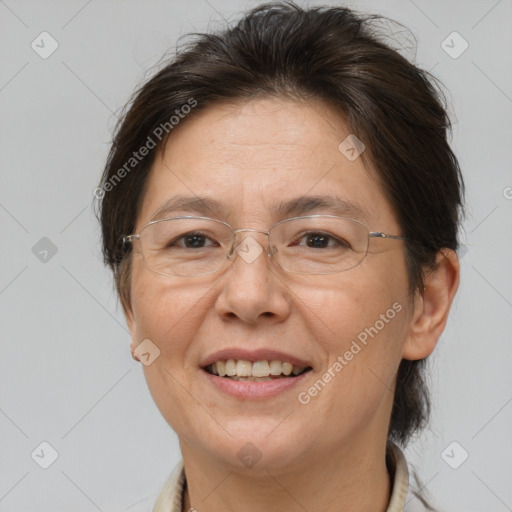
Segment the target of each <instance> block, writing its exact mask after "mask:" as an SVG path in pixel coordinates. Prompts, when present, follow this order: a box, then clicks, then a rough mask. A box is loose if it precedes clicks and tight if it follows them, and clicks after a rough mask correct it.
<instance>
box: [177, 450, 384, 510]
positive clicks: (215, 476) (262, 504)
mask: <svg viewBox="0 0 512 512" xmlns="http://www.w3.org/2000/svg"><path fill="white" fill-rule="evenodd" d="M182 454H183V458H184V463H185V471H186V478H187V489H186V491H185V493H184V506H183V511H184V512H188V511H189V510H192V511H193V510H195V509H197V510H198V511H199V510H200V511H201V512H221V511H222V512H235V511H236V512H238V511H240V510H241V509H242V510H244V512H256V511H258V512H259V511H261V510H265V511H268V512H278V511H279V512H281V511H282V510H287V511H290V512H295V511H297V512H299V511H300V512H304V510H307V511H308V512H320V511H321V512H339V511H340V510H343V511H344V512H384V511H385V510H386V508H387V505H388V502H389V498H390V492H391V486H390V477H389V474H388V470H387V467H386V457H385V443H384V446H381V449H379V450H375V447H374V446H373V447H371V449H370V447H369V446H368V449H365V448H363V449H360V448H357V449H356V448H355V447H350V448H343V449H338V450H331V451H330V452H329V453H321V454H316V456H315V457H313V458H311V457H308V459H307V461H304V460H303V461H300V462H298V463H297V465H296V466H295V467H286V468H279V469H268V468H265V469H257V467H258V465H256V466H254V467H253V468H251V469H250V470H240V469H238V468H235V467H233V466H229V465H227V464H226V465H221V464H219V461H218V460H212V459H209V458H206V457H198V454H197V453H194V452H193V450H191V449H190V446H187V445H182Z"/></svg>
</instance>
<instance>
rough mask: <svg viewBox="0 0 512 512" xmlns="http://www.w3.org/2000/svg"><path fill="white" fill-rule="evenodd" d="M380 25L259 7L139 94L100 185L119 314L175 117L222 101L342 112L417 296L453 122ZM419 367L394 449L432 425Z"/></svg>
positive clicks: (441, 205) (445, 211)
mask: <svg viewBox="0 0 512 512" xmlns="http://www.w3.org/2000/svg"><path fill="white" fill-rule="evenodd" d="M380 19H382V18H380V17H379V16H363V15H360V14H358V13H355V12H354V11H352V10H350V9H348V8H343V7H315V8H310V9H302V8H300V7H298V6H297V5H295V4H293V3H291V2H279V3H270V4H264V5H261V6H259V7H257V8H255V9H253V10H252V11H250V12H249V13H247V14H246V15H245V16H244V17H243V18H242V19H241V20H240V21H239V22H238V23H237V24H236V25H235V26H233V27H228V28H226V29H225V30H223V31H221V32H219V33H208V34H196V35H195V38H194V39H193V40H192V41H191V42H190V43H188V44H187V45H186V46H185V47H184V48H182V49H181V50H180V51H178V52H177V55H176V57H175V58H174V59H172V60H171V61H170V62H169V63H168V64H167V65H165V67H163V68H162V69H161V70H160V71H159V72H158V73H157V74H156V75H155V76H154V77H153V78H151V79H150V80H149V81H147V82H146V83H145V84H144V85H143V86H142V87H141V88H140V89H139V90H138V91H136V93H135V94H134V98H133V100H132V102H131V104H129V106H128V108H127V110H126V112H125V114H124V115H123V116H122V118H121V120H120V122H119V124H118V126H117V128H116V133H115V136H114V140H113V144H112V147H111V150H110V153H109V156H108V161H107V164H106V167H105V170H104V173H103V176H102V180H101V190H103V193H102V194H101V196H102V197H101V210H100V221H101V227H102V235H103V254H104V259H105V262H106V264H107V265H109V266H110V268H111V269H112V271H113V273H114V276H115V283H116V287H117V291H118V293H119V296H120V298H121V301H122V303H123V306H126V305H128V304H129V303H130V292H129V280H130V259H131V258H130V247H129V246H123V244H122V243H121V240H122V236H123V235H126V234H130V233H132V232H133V230H134V228H135V224H136V219H137V215H138V211H139V208H140V204H141V199H142V197H143V193H144V186H145V183H146V180H147V177H148V173H149V170H150V169H151V166H152V164H153V161H154V157H155V153H156V151H158V150H160V149H162V148H163V147H164V146H165V142H166V140H167V137H168V136H170V135H172V129H173V128H174V123H173V122H171V118H172V117H173V116H174V118H175V119H178V117H179V118H180V119H181V117H183V116H181V115H180V112H181V113H183V111H184V110H183V106H184V105H191V100H192V101H193V102H194V108H193V109H188V110H189V111H190V110H192V111H191V112H189V113H188V114H187V118H188V117H191V116H194V115H195V114H196V113H197V112H199V111H201V110H203V109H205V108H207V107H209V106H211V105H215V104H216V103H219V102H221V101H230V100H232V101H235V100H237V99H250V98H253V97H256V96H275V97H281V98H286V99H293V100H299V101H306V102H307V101H308V100H317V99H319V100H321V101H324V102H326V103H328V104H329V105H332V106H333V107H335V108H337V109H338V110H339V112H340V113H341V114H342V115H343V116H344V117H345V120H346V122H347V124H348V126H349V127H350V130H351V132H352V133H354V134H355V135H356V136H357V137H358V138H359V139H361V140H362V141H364V144H365V145H366V148H367V149H366V151H365V153H363V157H364V159H365V160H364V162H365V163H367V164H369V167H371V168H373V170H374V171H375V173H376V176H377V178H378V179H379V181H380V183H381V186H382V188H383V190H384V192H385V194H386V195H387V197H388V200H389V201H390V203H391V205H392V206H393V208H394V210H395V212H396V214H397V216H398V220H399V222H400V225H401V228H402V233H403V234H404V236H406V237H410V240H408V241H407V243H406V257H407V268H408V274H409V283H410V292H411V295H412V294H413V293H414V292H416V291H417V290H420V292H421V291H422V290H423V278H424V275H425V272H427V271H428V270H429V269H432V268H434V264H435V258H436V254H437V253H438V251H439V250H440V249H442V248H450V249H453V250H456V249H457V246H458V242H457V234H458V226H459V223H460V215H461V207H462V198H463V188H464V187H463V180H462V176H461V173H460V169H459V165H458V162H457V159H456V157H455V155H454V154H453V152H452V150H451V149H450V146H449V144H448V141H447V136H448V133H449V131H450V121H449V118H448V115H447V113H446V106H445V105H446V102H445V99H444V96H443V94H442V92H441V91H440V88H439V86H438V85H437V82H436V80H435V79H434V78H433V77H431V76H430V75H429V74H428V73H427V72H425V71H423V70H421V69H419V68H418V67H416V66H415V65H413V64H412V63H410V62H409V61H408V60H407V59H405V58H404V57H402V56H401V55H400V54H399V53H398V52H397V51H395V50H393V49H392V48H391V47H389V46H388V45H386V44H385V43H383V42H382V41H381V39H380V37H379V34H378V33H377V31H376V30H375V23H374V22H375V21H378V20H380ZM178 122H179V121H178ZM185 122H186V120H185ZM162 126H165V127H167V128H169V129H168V130H164V131H165V136H162V137H160V138H158V137H153V138H152V139H154V138H157V139H158V140H157V141H154V142H155V146H156V147H155V148H154V149H152V150H151V151H150V152H149V154H147V156H145V157H144V158H143V159H141V160H140V161H138V160H137V161H135V159H134V158H133V154H134V152H136V151H137V150H138V149H139V148H141V147H142V146H143V145H144V144H146V142H147V141H148V137H151V134H155V133H159V134H163V133H164V132H163V131H162ZM159 127H160V131H158V130H159ZM155 130H156V132H155ZM131 159H133V161H131ZM129 161H130V166H129V167H127V162H129ZM131 164H133V165H131ZM121 169H125V172H120V171H121ZM120 174H122V175H123V177H122V179H120ZM114 177H117V178H118V179H116V180H113V178H114ZM107 184H110V186H109V187H107ZM424 364H425V360H420V361H407V360H403V361H402V362H401V365H400V367H399V371H398V375H397V382H396V391H395V399H394V405H393V410H392V415H391V422H390V430H389V437H390V438H391V439H393V440H396V441H399V442H401V443H402V444H405V443H406V442H407V440H408V439H409V437H410V436H411V434H412V433H413V432H414V431H416V430H418V429H420V428H422V427H423V426H424V425H425V423H426V420H427V419H428V414H429V400H428V389H427V387H426V385H425V383H424V376H423V373H424Z"/></svg>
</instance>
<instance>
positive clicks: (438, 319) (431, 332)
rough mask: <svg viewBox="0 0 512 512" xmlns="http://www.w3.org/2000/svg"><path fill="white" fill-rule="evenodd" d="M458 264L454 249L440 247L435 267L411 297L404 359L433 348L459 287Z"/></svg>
mask: <svg viewBox="0 0 512 512" xmlns="http://www.w3.org/2000/svg"><path fill="white" fill-rule="evenodd" d="M459 278H460V267H459V260H458V257H457V254H456V253H455V251H453V250H451V249H442V250H440V251H439V252H438V254H437V257H436V268H435V269H434V270H432V271H430V272H429V273H428V274H427V275H426V276H425V288H424V291H423V293H422V294H421V295H420V293H419V292H418V293H417V296H416V297H415V306H414V312H413V315H412V319H411V324H410V327H409V333H408V336H407V340H406V342H405V345H404V350H403V354H402V357H403V358H404V359H409V360H416V359H424V358H425V357H427V356H429V355H430V354H431V353H432V351H433V350H434V348H435V346H436V344H437V341H438V340H439V337H440V336H441V333H442V332H443V330H444V328H445V326H446V322H447V320H448V314H449V312H450V308H451V305H452V302H453V298H454V297H455V293H456V292H457V288H458V286H459Z"/></svg>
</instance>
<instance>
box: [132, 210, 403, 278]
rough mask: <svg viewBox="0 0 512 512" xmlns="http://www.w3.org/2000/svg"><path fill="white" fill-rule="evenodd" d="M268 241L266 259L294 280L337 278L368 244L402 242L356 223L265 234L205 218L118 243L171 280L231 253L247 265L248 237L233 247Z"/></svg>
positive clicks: (147, 230) (223, 261)
mask: <svg viewBox="0 0 512 512" xmlns="http://www.w3.org/2000/svg"><path fill="white" fill-rule="evenodd" d="M246 231H247V232H252V233H264V234H266V235H267V236H268V249H267V256H268V257H269V258H273V259H274V260H275V261H276V262H277V263H278V264H279V265H280V266H281V267H282V268H283V269H284V270H286V271H287V272H292V273H296V274H317V275H318V274H336V273H338V272H343V271H345V270H350V269H352V268H354V267H356V266H357V265H359V264H360V263H361V262H362V261H363V260H364V258H365V256H366V254H367V252H368V245H369V241H370V238H386V239H391V240H406V238H404V237H401V236H396V235H387V234H386V233H380V232H375V231H369V230H368V228H367V227H366V226H365V225H364V224H362V223H361V222H359V221H356V220H353V219H347V218H344V217H337V216H334V215H310V216H305V217H293V218H291V219H285V220H282V221H280V222H277V223H276V224H274V225H273V226H272V227H271V228H270V229H269V230H268V231H262V230H259V229H233V228H232V227H231V226H230V225H229V224H227V223H226V222H223V221H221V220H216V219H210V218H208V217H173V218H169V219H162V220H155V221H152V222H150V223H148V224H146V226H144V227H143V228H142V230H141V231H140V233H138V234H133V235H128V236H125V237H123V243H125V244H126V243H132V242H134V241H136V240H138V241H139V242H140V250H141V253H142V257H143V259H144V261H145V263H146V265H147V266H148V268H149V269H151V270H152V271H154V272H157V273H158V274H163V275H172V276H183V277H192V276H202V275H206V274H211V273H214V272H218V271H220V270H222V269H223V268H225V267H227V266H228V265H230V264H231V262H232V261H233V259H234V257H235V253H236V254H238V255H239V256H241V257H242V258H243V259H244V260H245V261H246V262H248V263H252V262H253V261H255V260H256V258H258V257H259V255H260V254H261V253H262V252H263V249H262V247H261V245H260V244H259V243H258V242H257V241H256V240H255V239H254V238H253V237H251V236H248V237H245V238H244V240H242V241H241V242H240V243H238V244H236V239H237V234H238V233H242V232H246Z"/></svg>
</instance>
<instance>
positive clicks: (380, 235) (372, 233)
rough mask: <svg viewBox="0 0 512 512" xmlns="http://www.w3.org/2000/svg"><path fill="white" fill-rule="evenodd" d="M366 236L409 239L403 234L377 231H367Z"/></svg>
mask: <svg viewBox="0 0 512 512" xmlns="http://www.w3.org/2000/svg"><path fill="white" fill-rule="evenodd" d="M368 236H369V237H370V238H391V240H409V239H408V238H406V237H404V236H397V235H388V234H387V233H380V232H379V231H369V232H368Z"/></svg>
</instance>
